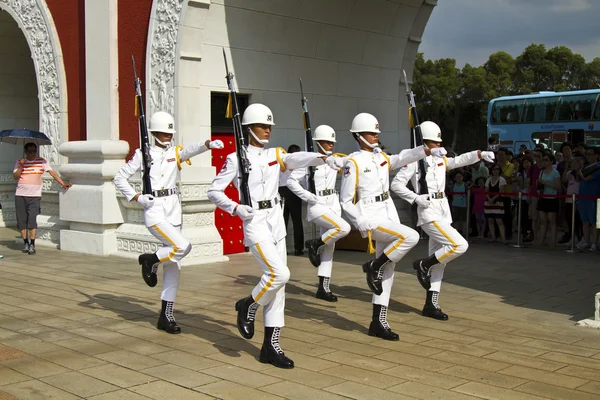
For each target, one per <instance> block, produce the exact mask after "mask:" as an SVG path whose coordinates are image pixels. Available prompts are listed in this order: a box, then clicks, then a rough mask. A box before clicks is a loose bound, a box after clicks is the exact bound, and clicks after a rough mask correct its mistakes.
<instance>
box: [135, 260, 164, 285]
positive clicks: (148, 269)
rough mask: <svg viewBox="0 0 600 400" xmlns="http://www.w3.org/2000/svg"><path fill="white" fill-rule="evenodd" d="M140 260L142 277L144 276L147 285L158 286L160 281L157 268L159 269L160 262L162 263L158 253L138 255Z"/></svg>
mask: <svg viewBox="0 0 600 400" xmlns="http://www.w3.org/2000/svg"><path fill="white" fill-rule="evenodd" d="M138 261H139V263H140V265H141V266H142V278H144V282H146V285H148V286H150V287H154V286H156V282H158V278H157V277H156V270H157V269H158V263H160V260H159V259H158V257H157V256H156V254H148V253H146V254H142V255H140V256H139V257H138ZM155 266H156V268H155Z"/></svg>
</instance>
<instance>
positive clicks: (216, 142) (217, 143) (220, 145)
mask: <svg viewBox="0 0 600 400" xmlns="http://www.w3.org/2000/svg"><path fill="white" fill-rule="evenodd" d="M208 148H209V149H223V148H225V145H224V144H223V142H221V141H220V140H213V141H211V142H209V143H208Z"/></svg>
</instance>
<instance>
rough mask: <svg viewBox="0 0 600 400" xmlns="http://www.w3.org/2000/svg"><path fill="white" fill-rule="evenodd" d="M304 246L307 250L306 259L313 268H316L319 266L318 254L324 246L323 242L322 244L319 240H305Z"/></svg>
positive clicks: (319, 257) (319, 258)
mask: <svg viewBox="0 0 600 400" xmlns="http://www.w3.org/2000/svg"><path fill="white" fill-rule="evenodd" d="M304 244H305V245H306V249H307V250H308V259H309V260H310V263H311V264H312V265H313V266H314V267H315V268H318V267H319V265H321V256H320V255H319V253H320V252H321V247H323V246H325V242H323V241H322V240H321V238H318V239H312V240H307V241H306V243H304Z"/></svg>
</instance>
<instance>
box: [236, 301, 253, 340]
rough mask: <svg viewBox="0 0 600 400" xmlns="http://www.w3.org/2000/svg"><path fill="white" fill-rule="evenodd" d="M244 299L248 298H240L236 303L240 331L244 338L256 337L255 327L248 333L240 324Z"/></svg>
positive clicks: (237, 322)
mask: <svg viewBox="0 0 600 400" xmlns="http://www.w3.org/2000/svg"><path fill="white" fill-rule="evenodd" d="M244 301H246V299H241V300H238V301H237V302H236V303H235V311H237V313H238V315H237V321H236V326H237V328H238V332H239V333H240V335H242V337H243V338H244V339H252V338H253V337H254V329H253V331H252V333H246V332H244V330H243V329H242V328H241V325H240V309H241V308H242V303H243V302H244ZM252 324H254V322H252Z"/></svg>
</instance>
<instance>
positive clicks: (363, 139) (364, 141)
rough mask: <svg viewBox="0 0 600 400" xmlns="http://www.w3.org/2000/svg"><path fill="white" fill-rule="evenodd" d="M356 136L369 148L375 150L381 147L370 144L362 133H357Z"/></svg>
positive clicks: (377, 144) (376, 144)
mask: <svg viewBox="0 0 600 400" xmlns="http://www.w3.org/2000/svg"><path fill="white" fill-rule="evenodd" d="M355 135H356V136H358V138H359V139H360V140H361V141H362V142H363V143H364V144H366V145H367V146H369V147H370V148H372V149H374V148H377V147H379V143H369V142H368V141H367V139H365V138H364V137H363V135H361V134H360V133H355Z"/></svg>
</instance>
